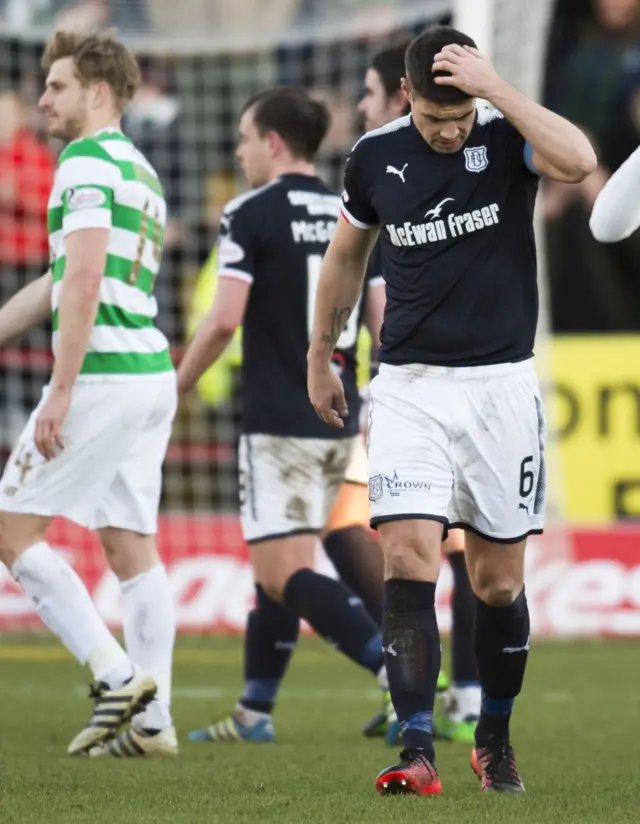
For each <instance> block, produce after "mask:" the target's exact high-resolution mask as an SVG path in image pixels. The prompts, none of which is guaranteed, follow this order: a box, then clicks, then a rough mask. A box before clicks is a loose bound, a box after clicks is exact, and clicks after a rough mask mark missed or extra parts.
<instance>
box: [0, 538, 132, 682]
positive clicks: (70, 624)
mask: <svg viewBox="0 0 640 824" xmlns="http://www.w3.org/2000/svg"><path fill="white" fill-rule="evenodd" d="M11 574H12V575H13V577H14V578H15V579H16V581H17V582H18V583H19V584H20V586H21V587H22V589H23V590H24V591H25V592H26V594H27V595H28V596H29V597H30V598H31V600H32V601H33V603H34V605H35V608H36V610H37V612H38V615H39V616H40V618H41V619H42V621H43V623H44V624H46V626H47V627H48V628H49V629H50V630H51V632H53V634H54V635H57V636H58V638H60V640H61V641H62V643H63V644H64V645H65V647H66V648H67V649H68V650H69V652H71V653H72V654H73V655H74V656H75V657H76V658H77V659H78V661H79V662H80V663H81V664H88V665H89V667H90V668H91V671H92V672H93V675H94V678H95V679H96V681H106V682H107V683H108V684H109V686H110V687H111V688H115V687H118V686H121V685H122V684H123V683H124V681H126V680H128V679H129V678H130V677H131V676H132V674H133V666H132V664H131V661H130V660H129V658H128V656H127V654H126V652H125V651H124V650H123V649H122V647H121V646H120V644H119V643H118V642H117V641H116V639H115V638H114V637H113V635H112V634H111V633H110V632H109V630H108V629H107V626H106V624H105V623H104V621H103V620H102V618H101V617H100V615H99V614H98V611H97V610H96V608H95V606H94V604H93V601H92V600H91V596H90V595H89V593H88V592H87V589H86V587H85V585H84V584H83V583H82V581H81V580H80V578H79V577H78V575H77V573H76V572H75V570H74V569H73V568H72V567H71V566H69V564H68V563H67V562H66V561H65V560H63V559H62V558H61V557H60V556H59V555H57V554H56V553H55V552H54V551H53V550H52V549H51V547H50V546H49V545H48V544H47V543H45V542H44V541H41V542H40V543H37V544H33V545H32V546H30V547H29V548H28V549H26V550H25V551H24V552H23V553H22V555H20V557H19V558H17V560H16V561H15V562H14V564H13V566H12V568H11Z"/></svg>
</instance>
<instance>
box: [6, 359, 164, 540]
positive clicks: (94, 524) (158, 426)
mask: <svg viewBox="0 0 640 824" xmlns="http://www.w3.org/2000/svg"><path fill="white" fill-rule="evenodd" d="M48 391H49V388H48V387H45V389H44V390H43V393H42V400H41V401H40V404H39V406H38V407H36V409H35V410H34V412H33V413H32V414H31V417H30V418H29V420H28V422H27V425H26V427H25V429H24V431H23V433H22V435H21V436H20V438H19V439H18V443H17V444H16V447H15V449H14V450H13V452H12V454H11V457H10V458H9V461H8V463H7V465H6V467H5V471H4V474H3V476H2V479H1V480H0V510H3V511H5V512H22V513H28V514H32V515H44V516H51V517H54V516H64V517H66V518H69V519H70V520H72V521H75V522H76V523H79V524H81V525H82V526H86V527H88V528H89V529H101V528H102V527H107V526H111V527H119V528H120V529H130V530H133V531H135V532H140V533H142V534H144V535H152V534H154V533H155V532H156V528H157V521H158V507H159V504H160V493H161V487H162V464H163V462H164V458H165V454H166V451H167V445H168V443H169V437H170V435H171V425H172V422H173V417H174V415H175V411H176V405H177V392H176V377H175V373H173V372H171V373H168V374H167V375H163V376H162V377H160V376H158V377H157V379H154V380H144V381H139V382H138V381H136V382H133V381H123V382H121V383H119V382H109V383H98V382H93V381H87V382H83V381H79V382H78V383H77V384H76V385H75V387H74V389H73V395H72V400H71V408H70V409H69V413H68V414H67V417H66V418H65V420H64V422H63V425H62V442H63V444H64V449H63V450H62V452H60V454H58V455H57V456H56V457H55V458H54V459H53V460H51V461H46V460H45V459H44V458H43V457H42V455H40V453H39V452H38V451H37V449H36V447H35V443H34V434H35V421H36V416H37V413H38V409H39V407H40V405H42V403H43V402H44V400H45V398H46V397H47V394H48Z"/></svg>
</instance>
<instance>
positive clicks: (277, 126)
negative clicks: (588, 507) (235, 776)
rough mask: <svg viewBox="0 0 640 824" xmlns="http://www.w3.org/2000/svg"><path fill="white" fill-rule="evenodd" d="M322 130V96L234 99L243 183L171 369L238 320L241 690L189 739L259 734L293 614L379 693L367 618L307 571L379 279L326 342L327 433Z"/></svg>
mask: <svg viewBox="0 0 640 824" xmlns="http://www.w3.org/2000/svg"><path fill="white" fill-rule="evenodd" d="M328 127H329V115H328V112H327V110H326V108H325V106H324V104H322V103H319V102H318V101H315V100H313V99H312V98H311V97H309V95H307V94H306V93H305V92H304V91H302V90H298V89H293V88H280V89H274V90H270V91H265V92H262V93H261V94H259V95H257V96H256V97H254V98H252V99H251V100H250V101H249V102H248V103H247V104H246V105H245V107H244V110H243V113H242V116H241V120H240V140H239V145H238V151H237V156H238V159H239V161H240V163H241V165H242V168H243V171H244V173H245V176H246V178H247V180H248V182H249V184H250V186H251V187H252V189H251V191H249V192H247V193H246V194H244V195H241V196H240V197H238V198H235V199H234V200H232V201H231V202H230V203H228V204H227V206H226V207H225V209H224V211H223V215H222V219H221V232H220V240H219V244H218V266H219V272H218V275H219V284H218V290H217V293H216V297H215V301H214V305H213V307H212V309H211V311H210V313H209V315H208V316H207V318H206V319H205V321H204V322H203V324H202V325H201V327H200V329H199V330H198V332H197V333H196V335H195V337H194V339H193V341H192V342H191V344H190V345H189V347H188V349H187V352H186V353H185V356H184V358H183V361H182V363H181V364H180V367H179V370H178V387H179V391H180V394H181V395H182V394H184V393H185V392H186V391H188V390H189V389H190V388H192V387H193V386H194V384H195V382H196V381H197V380H198V378H199V377H200V375H201V374H202V373H203V372H204V371H205V369H207V368H208V367H209V365H210V364H211V363H212V362H213V361H214V360H215V359H216V358H217V357H218V356H219V355H220V354H221V353H222V351H223V350H224V348H225V347H226V345H227V344H228V343H229V341H230V339H231V337H232V336H233V334H234V333H235V331H236V329H237V327H238V326H239V325H241V324H242V327H243V334H242V348H243V355H242V387H243V388H242V394H243V398H242V400H243V415H242V434H241V438H240V456H239V458H240V460H239V464H240V488H241V501H240V519H241V525H242V530H243V535H244V538H245V540H246V541H247V543H248V544H249V552H250V558H251V563H252V566H253V570H254V574H255V579H256V606H255V609H254V610H252V612H251V614H250V615H249V619H248V623H247V631H246V635H245V690H244V694H243V696H242V698H241V700H240V702H239V704H238V706H237V707H236V711H235V712H234V713H233V714H232V715H231V716H229V717H228V718H225V719H223V720H222V721H219V722H218V723H216V724H214V725H213V726H211V727H208V728H206V729H204V730H199V731H197V732H195V733H193V734H192V736H191V738H192V739H194V740H205V741H240V740H243V741H271V740H273V737H274V731H273V723H272V718H271V713H272V709H273V706H274V703H275V700H276V695H277V691H278V687H279V684H280V682H281V680H282V678H283V676H284V673H285V671H286V667H287V665H288V662H289V659H290V657H291V654H292V652H293V649H294V648H295V644H296V641H297V638H298V630H299V622H300V618H304V619H306V620H307V622H308V623H309V624H310V625H311V626H312V627H313V628H314V629H315V630H316V631H317V632H318V634H319V635H321V636H323V637H324V638H326V639H327V640H329V641H330V642H331V643H332V644H333V645H334V646H336V647H338V649H340V650H341V651H342V652H343V653H344V654H345V655H347V656H348V657H350V658H351V659H352V660H353V661H355V662H356V663H358V664H360V665H361V666H362V667H364V668H366V669H368V670H370V671H371V672H372V673H373V674H374V675H375V676H376V677H377V678H378V681H379V683H380V686H381V687H382V690H383V692H384V691H386V688H387V683H386V673H385V669H384V666H383V656H382V639H381V635H380V627H379V623H378V622H376V621H375V620H374V619H373V618H372V617H371V616H370V615H369V613H368V612H367V610H366V608H365V605H364V604H363V602H362V600H361V599H360V598H359V597H356V596H355V595H354V593H353V591H351V590H350V589H348V588H347V587H346V586H344V585H343V584H342V583H341V582H339V581H335V580H333V579H331V578H329V577H326V576H324V575H320V574H318V573H317V572H315V571H314V569H313V566H314V559H315V550H316V544H317V537H318V535H319V533H320V532H321V530H322V529H323V527H324V526H325V523H326V520H327V515H328V512H329V509H330V507H331V505H332V503H333V501H334V499H335V496H336V493H337V491H338V488H339V487H340V485H341V484H342V483H343V480H344V478H345V471H346V469H347V466H348V463H349V460H350V458H351V454H352V452H353V449H354V446H355V445H356V443H357V441H358V440H359V439H360V438H361V436H360V434H359V415H358V412H359V410H358V403H359V396H358V389H357V384H356V340H357V334H358V327H359V324H360V321H361V319H362V318H363V317H364V319H365V320H367V319H369V320H370V322H371V332H372V334H373V335H374V337H375V338H376V339H377V337H378V333H379V328H380V316H381V308H382V305H383V303H384V285H383V284H378V285H376V284H375V283H372V282H367V284H366V287H365V289H364V292H363V295H362V299H361V300H359V301H358V304H359V308H358V310H357V311H356V312H354V315H353V320H352V321H351V323H350V324H349V325H348V326H347V327H346V328H345V330H344V332H343V333H342V335H341V336H340V340H339V341H338V342H337V346H336V350H335V353H334V357H333V360H332V369H333V371H334V374H335V375H336V378H337V379H338V380H339V381H340V383H341V385H343V386H344V391H345V394H346V396H347V397H348V398H349V402H350V403H351V404H352V410H353V414H352V417H351V418H350V419H349V420H348V421H347V422H346V426H345V427H344V429H343V430H341V431H340V432H337V431H336V430H334V431H332V430H330V429H329V428H328V427H326V426H325V425H324V424H323V423H322V422H321V421H320V420H319V419H318V417H317V416H316V414H315V412H314V410H313V408H312V407H311V405H310V404H309V400H308V397H307V390H306V371H307V364H306V352H307V347H308V343H309V336H310V331H311V324H312V321H313V305H314V301H315V293H316V286H317V280H318V276H319V272H320V265H321V262H322V256H323V254H324V252H325V250H326V248H327V246H328V243H329V240H330V238H331V236H332V234H333V232H334V231H335V226H336V220H337V217H338V214H339V210H340V197H339V196H337V195H335V194H334V193H333V192H331V191H330V190H329V189H328V188H327V187H326V185H325V184H324V183H323V182H322V181H321V180H320V179H319V178H318V177H317V176H316V174H315V166H314V158H315V155H316V152H317V151H318V148H319V146H320V144H321V142H322V140H323V139H324V136H325V134H326V132H327V129H328ZM370 540H372V539H371V538H370ZM374 549H376V550H377V551H379V550H378V547H377V545H375V543H374Z"/></svg>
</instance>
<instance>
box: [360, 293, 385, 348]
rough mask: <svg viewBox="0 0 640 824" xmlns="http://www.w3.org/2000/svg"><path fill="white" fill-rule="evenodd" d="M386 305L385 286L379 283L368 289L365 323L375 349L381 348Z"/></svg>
mask: <svg viewBox="0 0 640 824" xmlns="http://www.w3.org/2000/svg"><path fill="white" fill-rule="evenodd" d="M385 303H386V294H385V285H384V283H378V284H376V285H375V286H370V287H369V288H368V289H367V294H366V296H365V306H364V322H365V324H366V327H367V329H368V330H369V334H370V335H371V343H372V346H373V348H374V349H379V348H380V331H381V329H382V321H383V318H384V305H385Z"/></svg>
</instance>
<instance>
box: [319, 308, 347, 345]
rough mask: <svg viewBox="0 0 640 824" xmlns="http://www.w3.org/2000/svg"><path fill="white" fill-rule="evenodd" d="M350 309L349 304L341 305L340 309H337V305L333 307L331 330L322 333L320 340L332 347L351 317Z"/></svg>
mask: <svg viewBox="0 0 640 824" xmlns="http://www.w3.org/2000/svg"><path fill="white" fill-rule="evenodd" d="M351 312H352V309H351V307H350V306H343V307H342V309H338V307H337V306H334V307H333V310H332V312H331V330H330V331H329V332H323V333H322V342H323V343H327V344H329V346H331V348H332V349H333V348H334V347H335V345H336V343H337V342H338V338H339V337H340V335H341V334H342V332H343V331H344V328H345V326H346V325H347V322H348V320H349V318H350V317H351Z"/></svg>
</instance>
